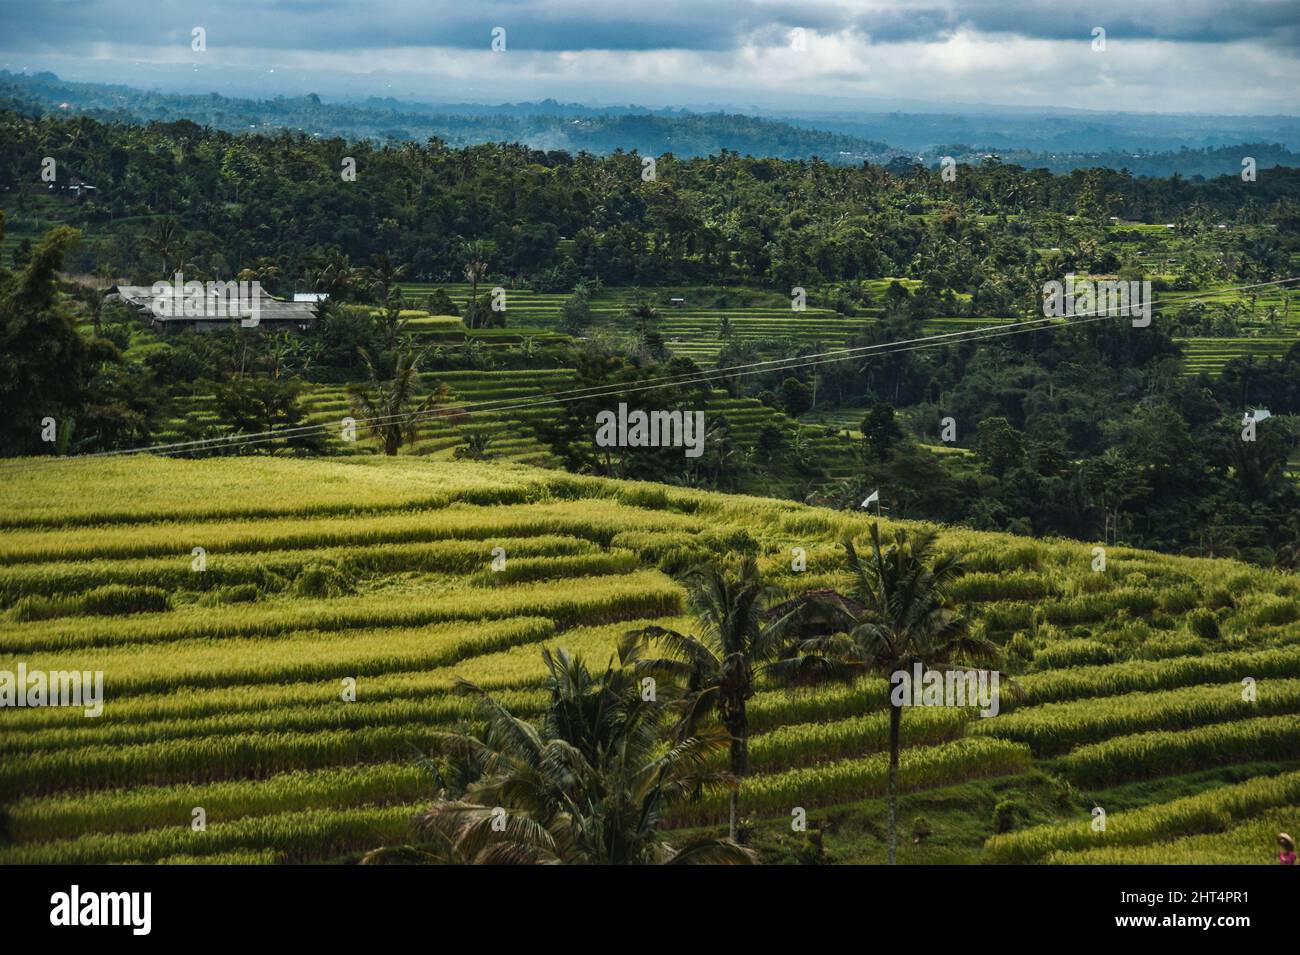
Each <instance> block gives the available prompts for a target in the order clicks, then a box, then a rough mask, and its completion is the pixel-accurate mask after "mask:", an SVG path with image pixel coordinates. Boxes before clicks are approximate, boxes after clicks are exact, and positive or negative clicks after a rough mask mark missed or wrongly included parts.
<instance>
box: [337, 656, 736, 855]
mask: <svg viewBox="0 0 1300 955" xmlns="http://www.w3.org/2000/svg"><path fill="white" fill-rule="evenodd" d="M542 658H543V660H544V661H545V664H546V669H547V674H548V675H547V688H548V690H549V693H550V700H549V704H548V706H547V708H546V711H545V713H544V714H543V716H542V719H541V723H540V725H536V724H535V723H534V722H531V721H529V720H527V719H524V718H521V717H517V716H515V715H514V714H512V713H511V712H510V711H509V710H508V709H507V708H506V706H505V705H504V704H503V703H501V702H500V701H499V700H496V699H494V698H493V697H492V696H491V695H490V694H489V693H487V692H486V691H485V690H482V689H480V688H479V687H477V686H474V685H473V684H469V683H462V684H461V688H462V689H463V690H465V691H466V692H468V693H470V694H472V695H473V696H474V697H475V706H476V709H477V711H478V715H479V719H480V720H481V721H482V723H483V724H484V725H485V727H486V732H484V733H482V734H481V735H479V736H475V735H471V734H468V733H443V734H439V735H438V736H437V737H436V739H435V747H434V749H435V754H436V756H435V761H434V765H435V766H436V770H437V775H438V777H439V780H440V782H441V784H442V791H441V792H440V794H439V797H438V799H437V801H435V802H434V803H433V805H432V806H430V807H429V809H428V810H427V811H425V812H424V813H423V814H422V815H421V816H420V817H419V819H418V820H417V823H416V829H417V832H418V834H419V837H420V841H419V843H418V844H416V845H408V846H400V847H393V848H388V849H382V850H378V851H376V852H372V853H370V854H369V855H368V856H367V857H366V858H365V859H364V860H363V861H364V862H367V863H383V862H410V861H425V862H456V863H467V864H490V863H498V864H499V863H507V864H525V865H537V864H554V863H567V864H576V865H583V864H587V865H612V864H670V865H682V864H691V863H730V864H748V863H753V862H755V861H757V860H756V856H755V855H754V853H753V852H751V851H750V850H748V849H745V848H743V847H742V846H738V845H736V844H735V842H732V841H730V840H726V839H717V838H711V837H704V838H699V839H694V840H691V841H690V842H688V843H687V844H685V845H682V846H680V847H677V846H673V845H671V844H669V843H668V841H667V840H666V838H665V834H664V832H663V831H662V830H663V823H664V819H665V816H666V814H667V812H668V810H669V809H670V808H671V807H672V806H673V805H674V804H675V803H677V802H679V801H681V800H682V799H684V798H685V797H686V796H687V795H688V794H689V793H691V792H693V791H694V790H695V789H696V788H698V787H699V786H700V785H702V784H704V783H707V782H710V781H713V780H714V779H715V778H717V777H718V774H717V773H714V772H711V771H710V770H708V769H707V764H708V761H709V757H710V755H712V754H713V753H715V752H718V751H719V750H720V749H721V748H722V746H723V745H725V744H724V741H723V740H722V738H721V737H720V736H718V735H714V736H712V737H708V736H702V737H691V738H687V739H670V738H669V733H670V731H671V723H672V713H671V705H672V704H671V700H672V695H671V694H669V693H667V692H663V693H654V694H648V695H647V694H643V693H642V692H641V681H640V679H639V678H638V676H637V674H636V673H634V672H633V670H632V669H629V668H623V667H619V668H615V667H614V666H613V665H612V664H611V665H610V666H608V667H607V668H606V669H605V671H604V672H603V673H599V674H594V673H592V672H591V671H589V670H588V669H587V667H586V665H585V664H584V663H583V661H582V660H581V658H579V657H575V656H571V655H570V654H569V653H567V652H566V651H564V650H557V651H556V652H554V653H552V652H551V651H550V650H543V651H542ZM665 689H667V688H665ZM647 696H649V697H650V698H647Z"/></svg>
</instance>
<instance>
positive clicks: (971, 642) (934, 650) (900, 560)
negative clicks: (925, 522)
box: [799, 522, 999, 865]
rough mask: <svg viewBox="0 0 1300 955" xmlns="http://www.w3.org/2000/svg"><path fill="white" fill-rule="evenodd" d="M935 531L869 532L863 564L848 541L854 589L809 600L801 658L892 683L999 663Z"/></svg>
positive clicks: (892, 730) (892, 739) (892, 799)
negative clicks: (974, 622)
mask: <svg viewBox="0 0 1300 955" xmlns="http://www.w3.org/2000/svg"><path fill="white" fill-rule="evenodd" d="M935 540H936V535H935V533H934V532H933V531H912V532H909V531H907V530H905V529H902V528H899V529H897V530H895V531H894V535H893V540H892V541H890V542H889V543H888V544H885V543H883V542H882V540H881V534H880V524H879V523H878V522H873V523H872V525H871V531H870V537H869V543H870V550H869V552H868V554H867V555H866V558H865V559H864V558H863V557H861V556H859V554H858V549H857V546H856V545H855V544H854V542H853V538H852V537H846V538H845V539H844V541H843V546H844V552H845V563H846V565H847V567H846V569H847V570H848V572H849V574H850V577H851V580H852V586H851V589H850V591H849V592H848V593H847V594H842V593H838V592H836V591H821V592H817V593H813V594H808V595H806V600H805V603H804V606H805V608H806V609H815V611H816V612H817V617H818V620H819V623H818V624H817V627H818V629H820V630H822V633H821V634H820V635H816V636H813V637H811V638H810V639H808V640H806V641H804V642H802V643H801V644H800V645H799V650H800V652H802V653H805V654H810V655H815V656H818V657H820V658H821V659H822V660H823V661H824V662H825V667H826V672H828V673H832V674H834V675H837V676H841V677H852V676H855V675H857V674H861V673H864V672H874V673H881V674H884V675H886V676H891V675H892V674H895V673H898V672H900V671H902V672H911V671H912V669H913V667H914V665H915V664H918V663H919V664H920V665H921V667H922V671H923V672H924V670H926V669H938V670H948V669H958V670H965V669H968V667H966V666H965V665H964V664H965V663H983V662H988V661H992V660H996V659H998V657H999V650H998V647H997V645H996V644H994V643H992V642H990V641H989V640H986V639H985V638H984V637H982V636H979V635H976V634H973V633H972V632H971V630H970V628H969V626H968V624H967V621H966V619H965V618H963V617H962V616H961V614H959V613H958V612H957V611H956V609H955V608H954V607H953V605H952V603H951V601H950V600H949V599H948V597H947V594H946V588H947V587H948V585H949V584H951V583H952V581H954V580H955V579H956V578H957V577H959V576H960V575H961V574H962V573H963V567H962V564H961V561H960V559H959V558H957V557H955V556H951V555H948V556H940V555H937V554H936V553H935V547H934V545H935ZM902 716H903V710H902V706H901V705H896V704H895V702H894V699H893V694H892V693H891V695H890V701H889V778H888V791H887V801H888V813H889V863H890V865H893V864H894V862H895V861H896V858H897V853H898V750H899V727H900V725H901V722H902Z"/></svg>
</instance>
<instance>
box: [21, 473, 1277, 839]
mask: <svg viewBox="0 0 1300 955" xmlns="http://www.w3.org/2000/svg"><path fill="white" fill-rule="evenodd" d="M87 489H93V492H89V493H88V491H87ZM0 500H2V501H3V504H4V507H3V508H2V509H0V514H3V515H4V516H3V517H2V518H0V614H2V616H0V671H15V670H16V669H17V668H18V666H19V665H20V664H21V665H23V666H24V667H25V668H26V669H27V670H28V671H29V672H31V671H37V670H39V671H44V672H57V671H65V672H67V671H73V670H76V671H92V672H93V671H100V672H102V673H103V686H104V696H103V711H102V715H101V716H98V717H87V716H85V715H84V714H83V710H82V709H81V708H78V707H71V706H27V707H11V706H5V707H3V708H0V805H2V806H3V815H2V816H0V821H2V822H3V827H2V828H0V833H2V834H3V838H2V839H0V863H4V862H37V863H52V862H92V863H97V862H144V863H182V862H183V863H193V862H212V863H230V862H239V863H248V864H267V863H285V862H326V861H332V860H339V859H350V858H355V857H356V856H357V854H359V853H362V852H364V851H367V850H369V849H373V848H375V847H377V846H380V845H384V844H392V843H398V842H403V841H406V840H407V839H408V838H409V833H410V828H409V821H410V818H411V817H412V815H413V814H414V813H415V812H416V811H417V810H418V809H419V807H420V806H421V805H422V804H423V803H425V802H427V801H429V800H430V799H432V797H433V796H434V794H435V793H436V791H437V782H436V780H435V779H434V778H433V777H432V775H431V773H430V772H429V771H428V770H427V769H426V767H425V765H424V764H423V763H422V762H421V760H420V756H421V754H422V752H424V751H425V747H426V746H427V742H428V740H429V738H430V736H431V734H433V733H435V732H438V731H441V730H446V729H449V728H454V727H457V726H460V725H463V724H465V722H466V721H468V720H471V719H473V712H472V708H471V706H470V700H469V698H468V697H466V696H465V695H464V694H463V693H462V692H460V691H459V690H458V688H457V686H458V683H457V681H458V680H470V681H473V682H475V683H477V684H479V685H481V686H484V687H486V688H489V689H491V690H492V691H493V692H494V693H496V694H498V695H499V696H500V697H501V698H502V699H503V700H504V701H506V702H507V704H508V705H509V706H510V707H511V708H512V709H513V710H514V711H515V712H517V713H519V714H521V715H530V714H537V713H539V712H540V711H541V709H542V707H543V706H544V704H545V698H544V693H543V691H542V689H541V686H542V682H543V679H544V676H545V669H544V666H543V663H542V659H541V654H540V650H541V648H542V647H553V648H554V647H563V648H566V649H568V650H570V651H573V652H576V653H580V654H581V655H582V656H584V657H585V658H586V659H588V660H589V661H590V662H591V663H592V664H593V665H594V666H603V665H604V664H605V663H606V662H607V661H608V660H610V659H611V657H612V656H613V654H614V652H615V646H616V644H617V641H618V638H619V636H620V635H621V634H622V633H624V632H626V631H627V630H630V629H635V628H637V627H640V626H645V625H647V624H650V623H656V624H659V625H661V626H670V627H674V628H677V629H689V628H691V626H692V621H691V620H690V618H689V617H688V616H686V615H685V614H686V612H687V609H688V608H687V606H686V603H685V591H684V590H683V587H682V585H681V583H680V582H679V581H678V580H677V579H675V577H674V576H673V574H674V573H676V572H677V570H680V569H682V568H681V567H679V566H678V565H679V563H680V561H681V560H682V555H683V553H686V554H689V555H691V556H693V557H710V556H712V557H717V558H722V559H725V558H730V557H734V556H735V555H736V554H737V553H740V552H748V553H753V554H755V555H756V556H757V557H758V559H759V562H760V566H761V567H762V568H763V570H764V573H765V575H766V576H767V577H768V579H769V580H771V581H772V582H773V583H774V584H775V585H776V586H777V587H779V588H780V590H781V591H783V592H784V593H786V594H790V595H793V594H796V593H799V592H801V591H802V590H804V589H809V588H813V587H819V586H837V585H842V584H843V583H844V582H845V578H844V576H843V571H842V568H841V565H840V562H839V556H838V547H837V541H838V540H839V539H840V538H841V536H842V535H843V534H844V533H846V532H853V533H858V534H861V533H863V532H864V531H865V529H866V527H867V521H868V518H866V517H865V516H861V515H855V514H852V513H846V512H836V511H829V510H824V509H818V508H814V507H809V506H805V505H801V504H795V503H791V502H788V501H778V500H770V499H764V498H758V497H745V496H739V495H724V494H718V493H713V492H706V491H699V490H692V489H684V488H673V487H666V486H659V485H649V484H636V483H629V482H616V481H609V480H604V479H600V478H590V477H579V476H574V475H569V474H565V473H563V472H560V471H557V470H551V469H544V468H537V467H533V466H529V465H527V464H521V463H512V462H509V461H501V460H498V461H490V462H472V461H450V460H440V459H438V458H437V457H436V456H432V455H401V456H398V457H396V458H393V459H386V458H382V457H379V456H370V455H356V456H351V457H339V458H331V459H317V460H310V461H308V460H295V459H283V460H281V459H277V458H274V457H270V458H265V457H263V458H240V459H236V458H215V459H207V460H199V461H181V460H167V459H161V458H151V457H132V458H119V459H106V460H90V461H75V460H52V461H46V462H39V463H37V462H23V463H22V464H21V466H14V467H12V468H11V469H10V470H8V471H6V473H5V481H4V484H3V489H2V490H0ZM940 541H941V547H942V549H943V550H944V551H945V552H951V553H959V554H962V555H964V557H965V558H966V562H967V564H968V566H969V567H970V568H971V571H970V573H969V574H968V575H967V576H966V577H964V578H963V579H962V580H961V581H960V583H959V584H958V586H957V588H956V589H955V591H954V596H955V597H956V598H957V599H958V600H959V601H960V603H961V604H962V606H963V607H964V609H965V611H966V613H968V614H969V615H970V616H972V617H973V618H974V620H975V624H976V626H977V628H978V629H979V630H980V632H983V633H984V634H985V635H987V636H988V637H990V639H992V640H994V641H995V642H997V643H999V644H1001V645H1003V646H1004V647H1005V648H1006V651H1007V654H1006V659H1007V663H1006V669H1007V671H1008V673H1009V675H1010V676H1012V677H1013V678H1014V681H1015V692H1006V693H1004V694H1003V699H1002V706H1001V712H1000V713H999V714H998V715H996V716H992V717H988V718H981V717H980V716H979V715H978V713H977V712H976V711H974V710H972V709H959V708H951V709H948V708H939V709H934V708H924V707H922V708H915V709H908V710H907V711H905V713H904V716H903V721H902V740H903V744H904V749H903V755H902V768H901V783H900V785H901V788H902V790H903V791H904V792H906V793H909V794H912V796H914V797H919V796H923V795H925V794H928V793H933V794H942V793H945V792H949V791H952V792H954V793H957V792H961V791H962V789H961V787H962V786H964V785H966V784H969V783H970V782H971V781H975V780H991V781H993V782H994V783H995V784H997V785H1003V784H1005V785H1008V786H1014V785H1018V784H1019V782H1020V781H1025V780H1029V779H1030V778H1031V774H1042V773H1046V774H1049V775H1050V776H1051V777H1052V778H1055V779H1059V780H1060V781H1061V782H1062V783H1063V784H1064V785H1067V786H1068V787H1071V791H1072V792H1073V793H1074V794H1075V798H1074V799H1073V800H1072V801H1071V802H1070V803H1069V804H1068V805H1063V806H1061V807H1060V808H1059V814H1058V818H1057V819H1056V820H1055V821H1053V822H1050V823H1049V824H1047V825H1040V826H1032V827H1029V828H1022V829H1020V830H1019V831H1014V832H1009V833H1005V834H997V835H995V834H994V833H993V830H992V828H991V823H990V824H989V828H988V829H987V831H986V834H987V835H988V837H989V838H988V842H987V845H986V846H985V847H984V848H983V849H982V850H978V849H977V850H976V852H975V855H974V857H973V858H972V859H971V860H970V861H984V862H1050V863H1068V862H1162V861H1225V860H1227V861H1241V862H1266V861H1269V860H1270V858H1271V855H1270V851H1269V849H1270V842H1269V830H1270V829H1271V828H1272V829H1276V828H1284V829H1287V828H1289V827H1293V826H1294V825H1295V822H1294V819H1295V815H1294V812H1295V807H1296V806H1298V805H1300V788H1297V786H1298V785H1300V783H1298V782H1297V780H1298V779H1300V773H1297V772H1296V771H1295V770H1296V769H1297V768H1300V721H1298V720H1297V713H1298V712H1300V629H1298V627H1297V619H1300V578H1298V577H1296V576H1295V575H1288V574H1280V573H1276V572H1272V571H1266V570H1262V569H1259V568H1255V567H1251V566H1249V565H1246V564H1240V563H1235V562H1232V561H1226V560H1207V559H1195V558H1183V557H1173V556H1162V555H1157V554H1152V553H1146V552H1141V551H1135V550H1129V549H1125V548H1112V549H1111V551H1110V554H1109V562H1108V566H1109V570H1108V571H1106V572H1104V573H1096V572H1094V571H1093V570H1092V567H1091V545H1088V544H1085V543H1081V542H1071V541H1056V540H1050V539H1049V540H1034V541H1029V540H1026V539H1023V538H1013V537H1009V536H1004V535H998V534H992V533H982V532H975V531H964V530H957V529H944V530H943V531H942V534H941V538H940ZM796 546H798V547H804V548H805V549H806V552H807V561H808V563H807V568H806V570H804V571H801V572H797V571H795V570H794V569H793V568H792V566H791V563H790V560H789V554H790V551H791V548H793V547H796ZM195 548H202V550H203V554H202V556H203V559H202V561H200V562H198V563H196V555H195ZM497 548H499V549H500V551H499V553H500V554H503V555H504V566H501V565H500V564H499V562H498V566H497V568H496V569H494V566H493V560H494V556H495V555H494V549H497ZM1210 619H1212V621H1213V624H1214V626H1212V627H1211V626H1209V625H1208V623H1207V621H1209V620H1210ZM887 700H888V697H887V684H886V682H885V680H884V679H883V678H881V677H872V678H869V679H865V680H863V681H861V682H859V683H856V684H852V685H838V684H836V685H826V686H817V687H809V688H803V689H800V690H797V691H789V690H785V689H782V688H779V687H776V686H764V687H763V688H762V689H761V691H760V692H759V693H758V695H757V696H756V697H755V698H754V699H753V700H752V701H751V704H750V724H751V729H752V732H753V734H754V735H753V736H752V739H751V743H750V753H751V759H752V765H753V774H752V775H751V776H750V777H748V778H746V780H745V781H744V784H743V787H742V797H741V798H742V804H743V806H744V810H745V812H746V813H747V814H749V815H750V816H752V817H753V818H754V819H755V820H756V821H759V822H762V821H764V820H766V821H768V822H770V823H772V824H776V825H779V824H780V820H782V819H786V820H788V819H789V817H790V814H791V811H792V810H794V809H795V808H798V807H802V808H804V809H806V810H807V811H808V812H809V814H810V818H812V819H816V818H817V817H818V814H819V813H825V812H829V811H832V810H834V809H835V807H838V806H844V805H846V804H855V803H858V802H860V801H862V800H864V799H871V798H875V797H878V796H879V795H880V794H881V793H882V792H883V787H884V779H885V776H884V773H885V770H886V763H887V753H886V752H885V749H886V743H887V733H888V714H887V712H886V707H887ZM1265 763H1266V764H1268V765H1270V766H1274V767H1277V769H1276V771H1274V772H1271V773H1268V774H1267V775H1261V776H1259V777H1258V778H1255V779H1249V780H1247V781H1245V782H1235V783H1233V782H1228V781H1226V780H1225V781H1224V782H1222V783H1219V784H1216V785H1213V786H1211V787H1210V788H1208V789H1206V790H1205V791H1203V792H1199V793H1197V794H1196V795H1192V796H1181V797H1175V798H1163V796H1162V794H1164V793H1172V792H1176V791H1177V787H1178V785H1179V781H1180V780H1182V779H1184V777H1188V776H1189V774H1194V773H1196V772H1198V771H1202V770H1203V769H1204V768H1205V767H1206V766H1207V765H1213V766H1218V767H1224V768H1225V770H1226V769H1230V768H1231V767H1233V766H1234V765H1240V766H1258V765H1262V764H1265ZM1139 783H1142V784H1150V785H1151V786H1152V787H1154V788H1153V789H1152V793H1153V798H1152V800H1151V801H1150V802H1149V803H1148V804H1143V805H1138V806H1134V805H1132V799H1131V798H1129V797H1126V799H1125V800H1121V802H1122V803H1123V804H1124V808H1123V809H1120V810H1116V811H1114V812H1112V813H1110V814H1109V815H1108V817H1107V826H1106V828H1105V830H1104V831H1097V830H1096V829H1095V828H1094V827H1093V819H1092V817H1091V816H1090V812H1089V810H1090V808H1091V806H1092V805H1093V804H1097V805H1100V806H1102V807H1103V808H1104V807H1105V806H1106V805H1107V804H1108V802H1109V801H1110V799H1111V795H1110V794H1111V793H1113V792H1118V790H1116V789H1115V787H1120V786H1132V785H1134V784H1139ZM1116 798H1118V797H1116ZM197 809H201V810H202V812H203V816H204V818H205V819H206V825H205V826H204V827H202V828H196V827H195V826H194V825H192V823H193V820H194V818H195V810H197ZM725 815H726V797H725V794H723V793H716V792H706V793H705V794H704V795H703V798H701V799H700V800H698V801H696V802H692V803H688V804H686V805H685V806H684V807H683V808H682V809H681V811H680V812H679V814H678V816H677V817H676V818H675V820H674V824H675V825H677V826H681V827H689V828H695V827H701V826H716V825H717V824H718V823H719V821H720V820H724V819H725ZM1288 820H1291V821H1289V822H1288Z"/></svg>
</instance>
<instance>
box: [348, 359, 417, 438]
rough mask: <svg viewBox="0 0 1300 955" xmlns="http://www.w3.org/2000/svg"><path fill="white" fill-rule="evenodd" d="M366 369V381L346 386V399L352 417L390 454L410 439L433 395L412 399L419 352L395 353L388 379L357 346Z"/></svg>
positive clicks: (415, 385)
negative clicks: (358, 420) (378, 440)
mask: <svg viewBox="0 0 1300 955" xmlns="http://www.w3.org/2000/svg"><path fill="white" fill-rule="evenodd" d="M357 351H358V352H360V354H361V358H362V360H363V361H365V363H366V368H367V369H368V370H369V372H370V381H369V382H367V383H365V384H351V385H348V387H347V393H348V398H349V399H350V400H351V404H352V410H353V413H354V414H356V416H357V417H358V418H360V419H362V420H363V421H365V422H366V426H367V427H368V428H369V430H370V431H371V432H373V433H374V434H375V435H376V436H378V437H379V439H380V440H381V441H382V442H383V443H384V453H385V454H388V455H394V454H396V453H397V451H398V449H399V448H400V447H401V446H402V444H403V442H406V441H414V440H415V436H416V431H417V427H418V425H419V421H420V418H421V417H422V416H423V415H424V414H425V413H426V412H427V411H428V410H429V407H430V406H431V405H432V404H433V402H434V401H435V400H436V398H437V396H436V395H435V394H429V395H427V396H426V397H425V398H424V400H423V401H420V402H418V403H417V402H416V401H415V389H416V388H417V387H418V386H419V383H420V372H419V364H420V357H421V356H420V355H418V354H417V353H416V352H414V351H410V350H407V351H404V352H402V353H401V354H399V355H398V356H397V364H396V366H395V367H394V369H393V376H392V378H387V379H385V378H383V377H382V376H381V375H380V374H379V372H378V370H377V369H376V368H375V364H374V362H373V361H372V360H371V358H370V353H369V352H367V351H366V350H365V349H364V348H358V349H357Z"/></svg>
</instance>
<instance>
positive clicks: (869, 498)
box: [862, 488, 880, 507]
mask: <svg viewBox="0 0 1300 955" xmlns="http://www.w3.org/2000/svg"><path fill="white" fill-rule="evenodd" d="M872 501H875V502H876V503H880V489H879V488H877V489H876V490H874V491H872V492H871V493H870V494H868V495H867V499H866V500H865V501H863V502H862V506H863V507H869V506H870V505H871V502H872Z"/></svg>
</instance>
